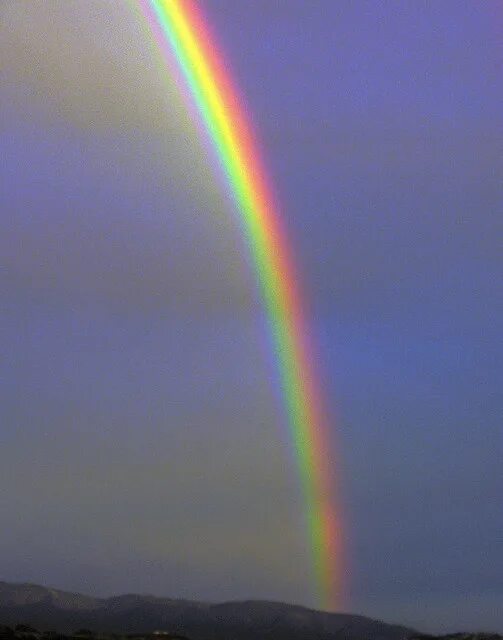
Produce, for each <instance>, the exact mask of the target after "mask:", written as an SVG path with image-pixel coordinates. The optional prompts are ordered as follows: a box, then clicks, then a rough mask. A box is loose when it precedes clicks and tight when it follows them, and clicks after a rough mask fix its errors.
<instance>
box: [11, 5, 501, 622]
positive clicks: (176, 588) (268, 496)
mask: <svg viewBox="0 0 503 640" xmlns="http://www.w3.org/2000/svg"><path fill="white" fill-rule="evenodd" d="M201 5H202V7H203V9H204V11H205V14H206V16H207V19H208V21H209V23H210V24H211V27H212V29H213V31H214V33H215V34H216V35H217V38H218V41H219V44H220V46H221V49H222V51H223V52H224V55H225V57H226V60H227V62H228V64H229V67H230V68H231V70H232V72H233V75H234V77H235V79H236V83H237V84H238V86H239V87H240V89H241V91H242V94H243V96H244V97H245V103H246V107H247V110H248V112H249V115H250V117H251V118H252V119H253V122H254V125H255V127H256V130H257V132H258V135H259V137H260V140H261V142H262V147H263V150H264V155H265V164H266V166H267V167H268V170H269V173H270V176H271V177H272V180H273V182H274V185H275V189H276V191H277V193H278V197H279V200H280V202H281V208H282V214H283V219H284V222H285V225H286V227H287V229H288V232H289V236H290V239H291V244H292V247H293V250H294V253H295V257H296V263H297V267H298V270H299V271H300V273H301V277H302V283H303V287H304V290H305V294H306V309H307V312H308V315H309V318H310V321H311V327H312V331H313V335H314V338H315V341H316V343H317V346H318V353H319V362H318V365H319V369H320V371H321V373H322V375H321V380H322V385H323V389H324V393H325V398H326V402H327V406H328V408H329V414H330V417H331V428H332V430H333V433H332V435H333V439H334V442H335V443H336V451H334V459H335V460H336V461H337V466H338V469H337V474H338V476H339V477H340V487H338V491H339V493H340V495H341V500H342V505H343V507H342V508H343V514H344V521H345V547H346V563H347V567H348V572H347V576H346V580H347V590H348V592H349V597H348V601H347V602H346V603H344V606H343V608H344V610H346V611H351V612H355V613H362V614H366V615H371V616H375V617H380V618H383V619H386V620H389V621H396V622H401V623H406V624H410V625H414V626H416V627H418V628H420V629H424V630H427V631H428V630H431V631H443V630H451V629H453V630H460V629H486V630H499V631H502V630H503V612H502V610H501V606H500V604H501V601H502V600H503V576H502V573H501V566H502V564H503V536H502V530H503V510H502V508H501V496H502V492H503V475H502V473H501V460H502V454H503V432H502V427H501V416H502V410H503V395H502V391H501V390H502V388H503V385H502V383H503V375H502V371H503V367H502V356H503V346H502V341H501V331H502V328H503V327H502V317H503V313H502V312H503V304H502V302H503V295H502V291H501V282H502V276H503V259H502V252H501V234H502V231H503V229H502V220H503V182H502V180H501V176H502V172H503V45H502V34H503V7H502V5H501V3H500V2H499V0H481V1H479V2H472V1H468V0H455V1H454V0H444V1H443V2H436V1H434V0H421V1H418V2H416V1H412V0H403V1H398V0H386V1H380V0H368V1H367V0H337V2H332V1H331V0H309V1H307V0H240V1H239V2H237V1H236V0H205V1H204V2H201ZM0 61H1V63H0V144H1V147H2V150H3V153H2V161H1V162H0V210H1V212H2V214H1V216H0V256H1V261H0V287H1V291H2V295H1V300H2V302H1V307H2V313H1V314H0V347H1V353H2V357H1V358H0V424H1V429H0V486H1V488H2V489H1V490H0V508H1V510H2V513H4V514H8V522H9V526H4V527H2V528H1V529H0V566H1V567H2V570H1V571H2V573H1V575H0V579H3V580H8V581H31V582H37V583H43V584H47V585H51V586H54V587H58V588H61V589H68V590H75V591H80V592H84V593H89V594H96V595H111V594H115V593H124V592H140V593H154V594H158V595H165V596H172V597H187V598H195V599H202V600H211V601H221V600H229V599H242V598H261V599H279V600H285V601H292V602H298V603H302V604H306V605H310V606H311V605H314V604H315V602H314V601H313V595H312V590H311V585H310V580H309V577H308V576H309V571H310V567H309V561H308V557H307V553H306V541H305V535H304V531H303V527H302V510H303V504H302V500H301V498H300V493H299V486H298V479H297V476H296V468H295V464H294V462H293V459H292V450H291V443H290V441H289V436H288V433H287V432H286V430H285V427H284V424H283V420H282V411H281V401H280V398H279V397H278V392H277V389H276V388H275V384H274V381H273V380H272V379H271V370H270V362H269V359H270V354H269V352H268V344H267V337H266V336H265V335H264V331H263V318H262V312H261V309H260V308H259V307H257V303H256V293H255V288H254V287H255V283H254V279H253V274H251V273H250V270H249V261H248V257H247V255H246V250H245V245H244V243H243V239H242V237H241V235H240V230H239V223H238V221H237V218H236V212H235V211H234V210H233V207H232V204H231V203H230V202H229V200H228V198H227V197H226V193H225V191H224V190H223V189H222V185H221V182H219V180H218V177H217V176H216V174H215V171H214V167H213V166H212V160H211V157H210V156H208V153H207V149H206V146H205V144H204V142H203V141H202V140H201V139H200V137H199V134H198V129H197V127H196V126H195V125H194V123H193V121H192V120H191V117H190V114H189V112H188V111H187V107H186V104H185V102H184V100H183V98H182V97H181V95H180V94H179V91H178V89H177V87H176V85H175V83H174V82H173V81H172V80H171V79H170V78H169V77H168V76H166V74H165V73H164V71H163V68H162V67H161V66H160V63H159V59H158V57H157V56H156V51H155V49H154V48H153V46H152V43H151V42H150V41H149V38H148V36H147V33H146V31H145V27H144V25H143V24H142V23H141V21H139V19H138V16H137V14H136V13H135V12H134V11H133V10H132V7H131V3H128V2H125V1H124V2H122V1H121V2H116V0H89V1H88V2H85V3H84V2H81V1H80V0H50V1H49V2H48V1H47V0H30V1H29V2H28V1H24V0H22V1H19V0H3V2H2V3H1V5H0Z"/></svg>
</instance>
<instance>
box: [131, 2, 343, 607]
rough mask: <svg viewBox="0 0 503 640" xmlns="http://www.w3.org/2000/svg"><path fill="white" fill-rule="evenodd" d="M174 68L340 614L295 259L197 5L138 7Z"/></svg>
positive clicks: (330, 487) (337, 540) (316, 557)
mask: <svg viewBox="0 0 503 640" xmlns="http://www.w3.org/2000/svg"><path fill="white" fill-rule="evenodd" d="M135 3H136V4H137V5H138V6H139V7H140V8H141V10H142V13H143V15H144V16H145V18H146V19H147V22H148V24H149V27H150V30H151V33H152V35H153V37H154V39H155V40H156V41H157V44H158V45H159V47H160V49H161V51H163V52H164V53H165V55H166V56H167V59H166V62H167V63H168V64H169V62H170V61H171V60H172V59H173V57H174V58H175V59H176V62H177V65H178V67H179V70H180V71H181V74H182V76H183V80H184V83H185V84H186V87H187V88H188V90H189V92H190V97H191V100H192V102H193V103H194V105H195V107H196V109H197V111H198V113H199V118H200V120H201V123H202V124H203V125H204V128H205V130H206V133H207V135H208V136H209V139H210V141H211V144H212V146H213V147H214V150H215V152H216V155H217V157H218V159H219V161H220V163H221V166H222V168H223V170H224V173H225V175H226V180H227V183H228V188H229V191H230V194H231V195H232V197H233V199H234V201H235V203H236V206H237V209H238V211H239V215H240V223H241V225H242V228H243V230H244V235H245V239H246V243H247V245H248V247H249V251H250V257H251V260H252V263H253V265H254V270H255V273H256V278H257V281H258V286H259V289H260V295H261V298H262V300H263V305H264V308H265V312H266V315H267V319H268V324H269V327H270V332H271V337H272V342H273V345H274V351H275V357H276V358H277V363H278V371H279V375H280V378H281V388H282V393H283V397H284V404H285V408H286V411H287V415H288V423H289V430H290V433H291V438H292V440H293V443H294V449H295V454H296V459H297V464H298V469H299V475H300V482H301V486H302V492H303V500H304V504H305V510H306V525H307V529H308V536H309V547H310V550H311V555H312V567H313V573H314V579H315V582H316V585H317V587H316V589H317V592H318V602H319V605H320V606H321V607H324V608H327V609H333V608H335V607H337V606H340V595H341V593H342V584H341V582H342V580H341V578H342V566H341V551H342V549H341V522H340V519H339V518H338V513H339V510H338V509H337V508H336V499H335V498H336V496H335V491H334V477H333V476H334V473H333V472H334V469H333V467H334V465H333V463H332V461H331V447H330V446H329V440H330V438H329V433H328V429H327V422H326V417H325V411H324V409H323V406H322V401H321V394H320V388H319V384H318V382H317V380H316V376H315V371H314V369H315V367H314V363H313V357H312V355H311V350H310V348H309V344H308V343H309V331H308V328H307V324H306V321H305V318H304V313H303V305H302V303H301V296H300V294H299V289H298V284H297V277H296V275H295V270H294V267H293V259H292V255H291V250H290V247H289V245H288V242H287V236H286V233H285V231H284V229H283V227H282V223H281V218H280V215H279V214H278V208H277V206H276V203H275V202H274V200H273V197H272V194H271V189H270V188H269V186H268V184H267V179H266V175H265V172H264V168H263V166H262V163H261V161H260V158H259V154H258V152H257V148H256V143H255V141H254V137H253V136H252V133H251V128H250V125H249V123H248V122H247V119H246V117H245V113H246V111H245V109H244V108H243V107H242V104H241V101H240V99H239V95H238V93H237V91H236V89H235V87H234V86H233V83H232V81H231V78H230V76H229V74H228V72H227V71H226V69H225V65H224V62H223V59H222V57H221V55H220V54H219V52H218V49H217V47H216V46H215V43H214V40H213V38H212V37H211V36H210V34H209V31H208V27H207V25H206V22H205V20H204V19H203V17H202V15H201V13H200V11H199V9H198V7H197V5H196V1H195V0H136V2H135Z"/></svg>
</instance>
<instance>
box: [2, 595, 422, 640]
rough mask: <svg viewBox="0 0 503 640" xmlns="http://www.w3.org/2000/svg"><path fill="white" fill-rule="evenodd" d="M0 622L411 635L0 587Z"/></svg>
mask: <svg viewBox="0 0 503 640" xmlns="http://www.w3.org/2000/svg"><path fill="white" fill-rule="evenodd" d="M0 623H1V624H4V625H11V626H13V625H16V624H19V623H23V624H26V625H32V626H33V627H36V628H38V629H42V630H56V631H58V632H61V633H72V632H74V631H75V630H76V629H89V630H91V631H95V632H102V633H122V634H124V633H129V634H131V633H149V632H153V631H155V630H165V631H168V632H170V633H172V634H177V635H180V636H187V637H189V638H191V640H402V639H408V638H410V637H411V636H413V635H417V632H414V631H412V630H411V629H407V628H405V627H401V626H397V625H391V624H386V623H384V622H379V621H377V620H372V619H370V618H365V617H363V616H357V615H348V614H339V613H325V612H322V611H314V610H312V609H307V608H305V607H300V606H296V605H290V604H284V603H280V602H265V601H251V600H250V601H245V602H227V603H223V604H209V603H203V602H192V601H189V600H172V599H169V598H156V597H153V596H138V595H124V596H118V597H113V598H91V597H88V596H83V595H79V594H74V593H66V592H64V591H58V590H56V589H48V588H46V587H41V586H38V585H31V584H9V583H6V582H0Z"/></svg>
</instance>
